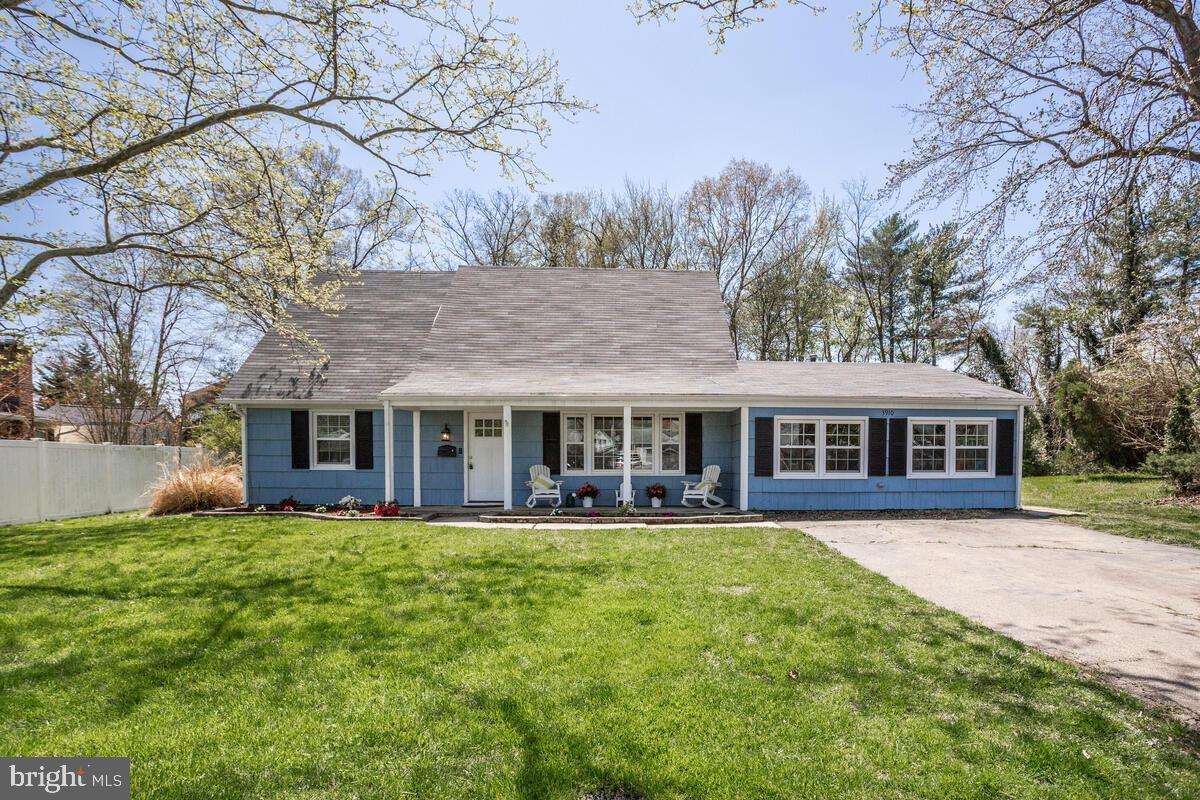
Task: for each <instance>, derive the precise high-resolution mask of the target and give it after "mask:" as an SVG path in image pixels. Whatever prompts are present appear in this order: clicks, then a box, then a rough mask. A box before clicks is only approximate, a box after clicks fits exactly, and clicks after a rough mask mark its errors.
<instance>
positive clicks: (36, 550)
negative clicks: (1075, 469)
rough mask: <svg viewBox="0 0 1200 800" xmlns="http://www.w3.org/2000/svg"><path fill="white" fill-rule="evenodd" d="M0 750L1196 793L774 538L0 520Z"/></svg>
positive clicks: (1129, 726)
mask: <svg viewBox="0 0 1200 800" xmlns="http://www.w3.org/2000/svg"><path fill="white" fill-rule="evenodd" d="M0 608H3V611H4V613H3V614H0V752H2V753H5V754H8V755H20V754H64V755H127V756H130V757H132V759H133V787H134V795H135V796H139V797H140V796H147V797H150V796H152V797H156V798H242V797H287V798H301V797H303V798H318V797H320V798H371V797H388V798H392V797H417V798H464V797H555V798H576V797H582V796H586V795H587V794H588V793H591V792H598V791H602V790H605V789H617V788H620V789H625V790H627V791H630V792H632V793H634V794H637V795H643V796H646V797H669V798H675V797H705V798H709V797H717V798H720V797H731V798H732V797H747V798H748V797H786V798H793V797H814V798H817V797H820V798H832V797H856V798H871V800H880V799H881V798H908V797H936V798H961V797H979V798H993V797H1028V798H1058V797H1111V798H1125V797H1134V796H1137V797H1179V798H1184V797H1193V798H1194V797H1197V796H1200V760H1198V759H1197V757H1196V755H1195V749H1194V748H1195V746H1196V744H1197V740H1196V737H1195V736H1193V735H1191V734H1189V733H1188V732H1187V731H1186V730H1185V729H1184V728H1182V727H1181V726H1180V725H1178V724H1176V723H1174V722H1170V721H1167V720H1165V719H1164V718H1162V717H1161V716H1159V715H1157V714H1156V713H1154V712H1151V711H1149V710H1148V709H1147V708H1146V707H1144V706H1141V705H1139V704H1138V703H1136V702H1135V701H1133V700H1131V699H1130V698H1128V697H1127V696H1125V695H1123V694H1120V693H1118V692H1115V691H1113V690H1110V689H1108V688H1105V687H1104V686H1101V685H1099V684H1097V683H1094V682H1092V681H1089V680H1085V679H1083V678H1081V677H1080V676H1079V674H1078V673H1077V671H1076V669H1075V668H1074V667H1071V666H1069V665H1066V664H1062V663H1059V662H1056V661H1053V660H1051V659H1049V658H1046V657H1043V656H1041V655H1039V654H1036V653H1033V652H1030V651H1027V650H1026V649H1025V648H1023V647H1021V646H1020V645H1018V644H1016V643H1015V642H1012V641H1010V640H1008V639H1005V638H1002V637H1000V636H997V635H995V634H993V633H991V632H989V631H987V630H985V629H983V628H980V627H979V626H977V625H973V624H971V623H969V622H967V621H965V620H964V619H962V618H960V617H958V616H956V615H954V614H951V613H949V612H946V611H944V610H941V609H939V608H937V607H935V606H933V605H931V604H929V603H926V602H924V601H922V600H920V599H918V598H916V597H914V596H912V595H910V594H908V593H906V592H904V591H902V590H900V589H898V588H896V587H895V586H893V585H892V584H890V583H888V582H887V581H885V580H884V579H882V578H880V577H878V576H876V575H874V574H873V573H870V572H868V571H866V570H864V569H861V568H859V567H858V566H856V565H855V564H853V563H852V562H850V561H848V560H847V559H845V558H842V557H841V556H839V555H837V554H835V553H833V552H832V551H830V550H828V549H826V548H825V547H824V546H822V545H820V544H818V543H816V542H814V541H813V540H811V539H809V538H808V537H806V536H804V535H803V534H801V533H799V532H797V531H788V530H778V529H737V530H731V529H726V530H718V529H707V530H706V529H677V528H662V529H659V528H655V529H651V530H624V531H610V530H597V531H585V532H561V533H553V532H532V531H513V530H478V529H475V530H471V529H448V528H435V527H432V526H427V525H423V524H419V523H380V522H320V521H305V520H283V519H279V518H266V517H264V518H258V519H253V518H245V517H243V518H230V519H211V518H209V519H191V518H176V519H160V520H145V519H140V518H137V517H135V516H132V515H128V514H126V515H120V516H113V517H99V518H91V519H86V520H76V521H70V522H63V523H46V524H41V525H27V526H22V527H14V528H0Z"/></svg>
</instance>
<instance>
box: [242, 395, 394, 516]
mask: <svg viewBox="0 0 1200 800" xmlns="http://www.w3.org/2000/svg"><path fill="white" fill-rule="evenodd" d="M291 413H292V412H291V410H289V409H285V408H248V409H246V438H247V443H246V457H247V460H248V461H249V462H250V463H249V472H250V503H251V504H259V503H278V502H279V501H280V500H282V499H283V498H285V497H287V496H288V495H294V496H295V498H296V499H297V500H299V501H300V502H301V503H336V502H337V501H338V500H340V499H342V498H343V497H345V496H346V495H348V494H352V495H354V496H355V497H357V498H359V499H361V500H364V501H366V502H368V503H371V502H374V501H376V500H379V499H381V498H382V497H383V409H382V408H380V409H376V410H375V411H374V414H373V422H372V426H371V427H372V431H373V433H374V446H373V450H374V456H375V462H374V468H373V469H292V422H291ZM410 452H411V451H410ZM410 460H411V457H410ZM410 472H411V470H410ZM410 500H411V493H410Z"/></svg>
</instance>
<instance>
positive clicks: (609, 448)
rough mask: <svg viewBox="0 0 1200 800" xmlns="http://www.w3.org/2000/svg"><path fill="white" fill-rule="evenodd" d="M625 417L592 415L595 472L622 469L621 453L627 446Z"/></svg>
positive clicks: (593, 464)
mask: <svg viewBox="0 0 1200 800" xmlns="http://www.w3.org/2000/svg"><path fill="white" fill-rule="evenodd" d="M624 428H625V418H624V417H592V470H593V471H595V472H605V471H609V472H612V471H615V470H618V469H622V464H621V453H622V452H624V448H625V431H624Z"/></svg>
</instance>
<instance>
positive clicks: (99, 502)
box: [0, 439, 201, 525]
mask: <svg viewBox="0 0 1200 800" xmlns="http://www.w3.org/2000/svg"><path fill="white" fill-rule="evenodd" d="M200 451H201V448H199V447H167V446H165V445H133V444H74V443H67V442H43V441H39V440H37V439H34V440H31V441H19V440H7V439H3V440H0V525H8V524H11V523H14V522H40V521H42V520H47V519H63V518H65V517H82V516H86V515H88V514H105V513H108V512H110V511H129V510H131V509H135V508H144V507H146V506H148V505H149V504H150V501H149V494H148V489H149V488H150V484H152V483H154V481H156V480H158V479H159V478H160V477H162V474H163V469H164V466H165V468H166V469H167V470H174V469H177V468H178V467H179V466H180V464H181V463H182V464H191V463H193V462H194V461H196V460H197V459H198V458H199V457H200Z"/></svg>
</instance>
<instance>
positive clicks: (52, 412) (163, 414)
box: [35, 403, 171, 427]
mask: <svg viewBox="0 0 1200 800" xmlns="http://www.w3.org/2000/svg"><path fill="white" fill-rule="evenodd" d="M109 411H112V412H117V411H118V409H116V408H111V409H110V408H106V407H95V408H91V407H86V406H74V405H66V404H63V403H55V404H54V405H52V406H49V407H48V408H39V409H37V411H36V412H35V414H36V417H35V418H36V420H37V421H38V422H46V423H53V424H55V425H76V426H79V427H83V426H86V425H91V424H93V423H95V422H96V421H97V418H98V417H100V416H101V415H103V414H105V413H107V412H109ZM160 419H166V420H170V419H171V412H170V411H169V410H168V409H165V408H161V407H160V408H154V407H146V406H138V407H137V408H134V409H131V410H130V413H129V422H130V424H132V425H149V424H150V423H152V422H157V421H158V420H160Z"/></svg>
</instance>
